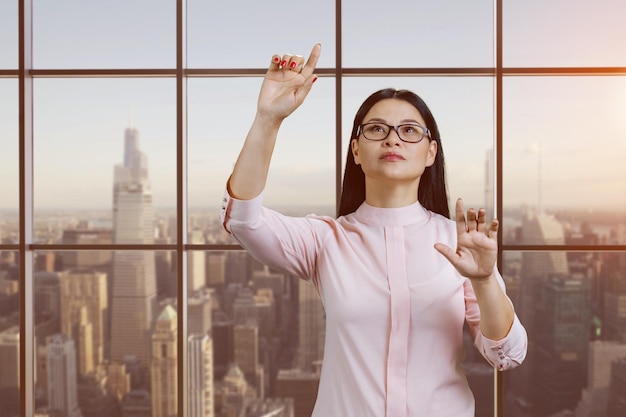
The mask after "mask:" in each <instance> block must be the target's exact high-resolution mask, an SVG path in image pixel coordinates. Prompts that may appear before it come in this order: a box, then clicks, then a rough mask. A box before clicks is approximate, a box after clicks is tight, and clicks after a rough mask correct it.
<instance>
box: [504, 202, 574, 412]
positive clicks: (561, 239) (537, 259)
mask: <svg viewBox="0 0 626 417" xmlns="http://www.w3.org/2000/svg"><path fill="white" fill-rule="evenodd" d="M521 231H522V235H521V239H520V242H518V243H522V244H527V245H559V244H564V243H565V233H564V231H563V226H562V225H561V223H559V222H558V221H557V220H556V219H555V218H554V217H553V216H551V215H549V214H546V213H544V212H539V213H537V212H532V211H531V210H528V211H527V212H526V213H524V215H523V217H522V227H521ZM568 273H569V268H568V264H567V257H566V253H565V252H554V251H552V252H542V251H536V252H523V253H522V265H521V271H520V284H519V289H518V298H517V299H513V303H514V304H515V310H516V312H517V315H518V316H519V319H520V320H521V322H522V323H523V324H524V326H525V327H526V331H527V332H528V354H527V356H526V359H525V360H524V366H522V367H520V368H519V369H516V370H515V373H514V374H511V376H510V380H511V389H512V391H513V395H515V396H516V397H517V398H518V399H519V401H525V402H531V398H532V392H531V391H532V387H533V386H534V385H535V384H534V382H533V375H532V369H533V367H534V365H533V363H534V362H535V340H536V337H535V329H534V323H535V310H536V306H535V304H536V302H537V297H536V292H537V291H538V290H539V288H540V287H541V284H542V283H543V282H545V281H546V280H547V278H548V276H549V275H555V274H556V275H559V274H560V275H567V274H568ZM585 343H586V342H585Z"/></svg>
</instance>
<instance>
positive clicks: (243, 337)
mask: <svg viewBox="0 0 626 417" xmlns="http://www.w3.org/2000/svg"><path fill="white" fill-rule="evenodd" d="M233 336H234V347H235V355H234V356H235V363H236V364H237V366H238V367H239V368H240V369H241V371H242V372H243V373H244V375H245V378H246V381H248V383H249V384H250V385H252V386H254V387H255V388H256V390H257V396H258V397H259V398H263V394H264V388H265V386H264V375H263V368H262V367H261V366H260V365H259V328H258V327H257V326H256V324H252V325H251V324H236V325H235V328H234V332H233Z"/></svg>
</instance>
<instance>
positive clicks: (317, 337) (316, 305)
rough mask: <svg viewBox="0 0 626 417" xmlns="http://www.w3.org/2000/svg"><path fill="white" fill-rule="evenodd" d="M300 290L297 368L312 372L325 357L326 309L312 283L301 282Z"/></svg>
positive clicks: (299, 284) (299, 283)
mask: <svg viewBox="0 0 626 417" xmlns="http://www.w3.org/2000/svg"><path fill="white" fill-rule="evenodd" d="M298 289H299V291H298V306H299V312H298V319H299V320H298V325H299V329H298V335H299V344H298V357H297V359H296V360H297V366H296V367H297V368H298V369H301V370H303V371H310V370H311V369H312V367H313V363H314V362H317V361H320V360H322V357H323V355H324V337H325V317H324V307H323V305H322V302H321V301H320V299H319V294H318V293H317V289H316V288H315V286H314V285H313V284H312V283H310V282H307V281H303V280H299V281H298ZM296 408H297V407H296Z"/></svg>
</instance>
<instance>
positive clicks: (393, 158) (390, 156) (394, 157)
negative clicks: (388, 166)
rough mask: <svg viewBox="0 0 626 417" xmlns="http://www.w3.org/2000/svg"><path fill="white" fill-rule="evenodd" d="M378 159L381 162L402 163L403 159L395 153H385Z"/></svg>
mask: <svg viewBox="0 0 626 417" xmlns="http://www.w3.org/2000/svg"><path fill="white" fill-rule="evenodd" d="M380 159H382V160H383V161H391V162H392V161H404V157H403V156H402V155H400V154H399V153H396V152H385V153H384V154H382V155H381V157H380Z"/></svg>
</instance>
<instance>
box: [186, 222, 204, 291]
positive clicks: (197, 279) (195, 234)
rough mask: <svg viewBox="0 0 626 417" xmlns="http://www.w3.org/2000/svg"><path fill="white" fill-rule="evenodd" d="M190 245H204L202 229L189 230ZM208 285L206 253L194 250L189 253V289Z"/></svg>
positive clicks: (197, 288) (194, 289)
mask: <svg viewBox="0 0 626 417" xmlns="http://www.w3.org/2000/svg"><path fill="white" fill-rule="evenodd" d="M187 240H188V242H187V243H189V244H190V245H203V244H204V243H206V242H205V240H204V234H203V233H202V230H198V229H196V230H192V231H190V232H189V236H188V239H187ZM205 285H206V253H205V251H203V250H192V251H189V252H188V253H187V289H188V290H189V291H190V292H192V291H196V290H199V289H200V288H202V287H204V286H205Z"/></svg>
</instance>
